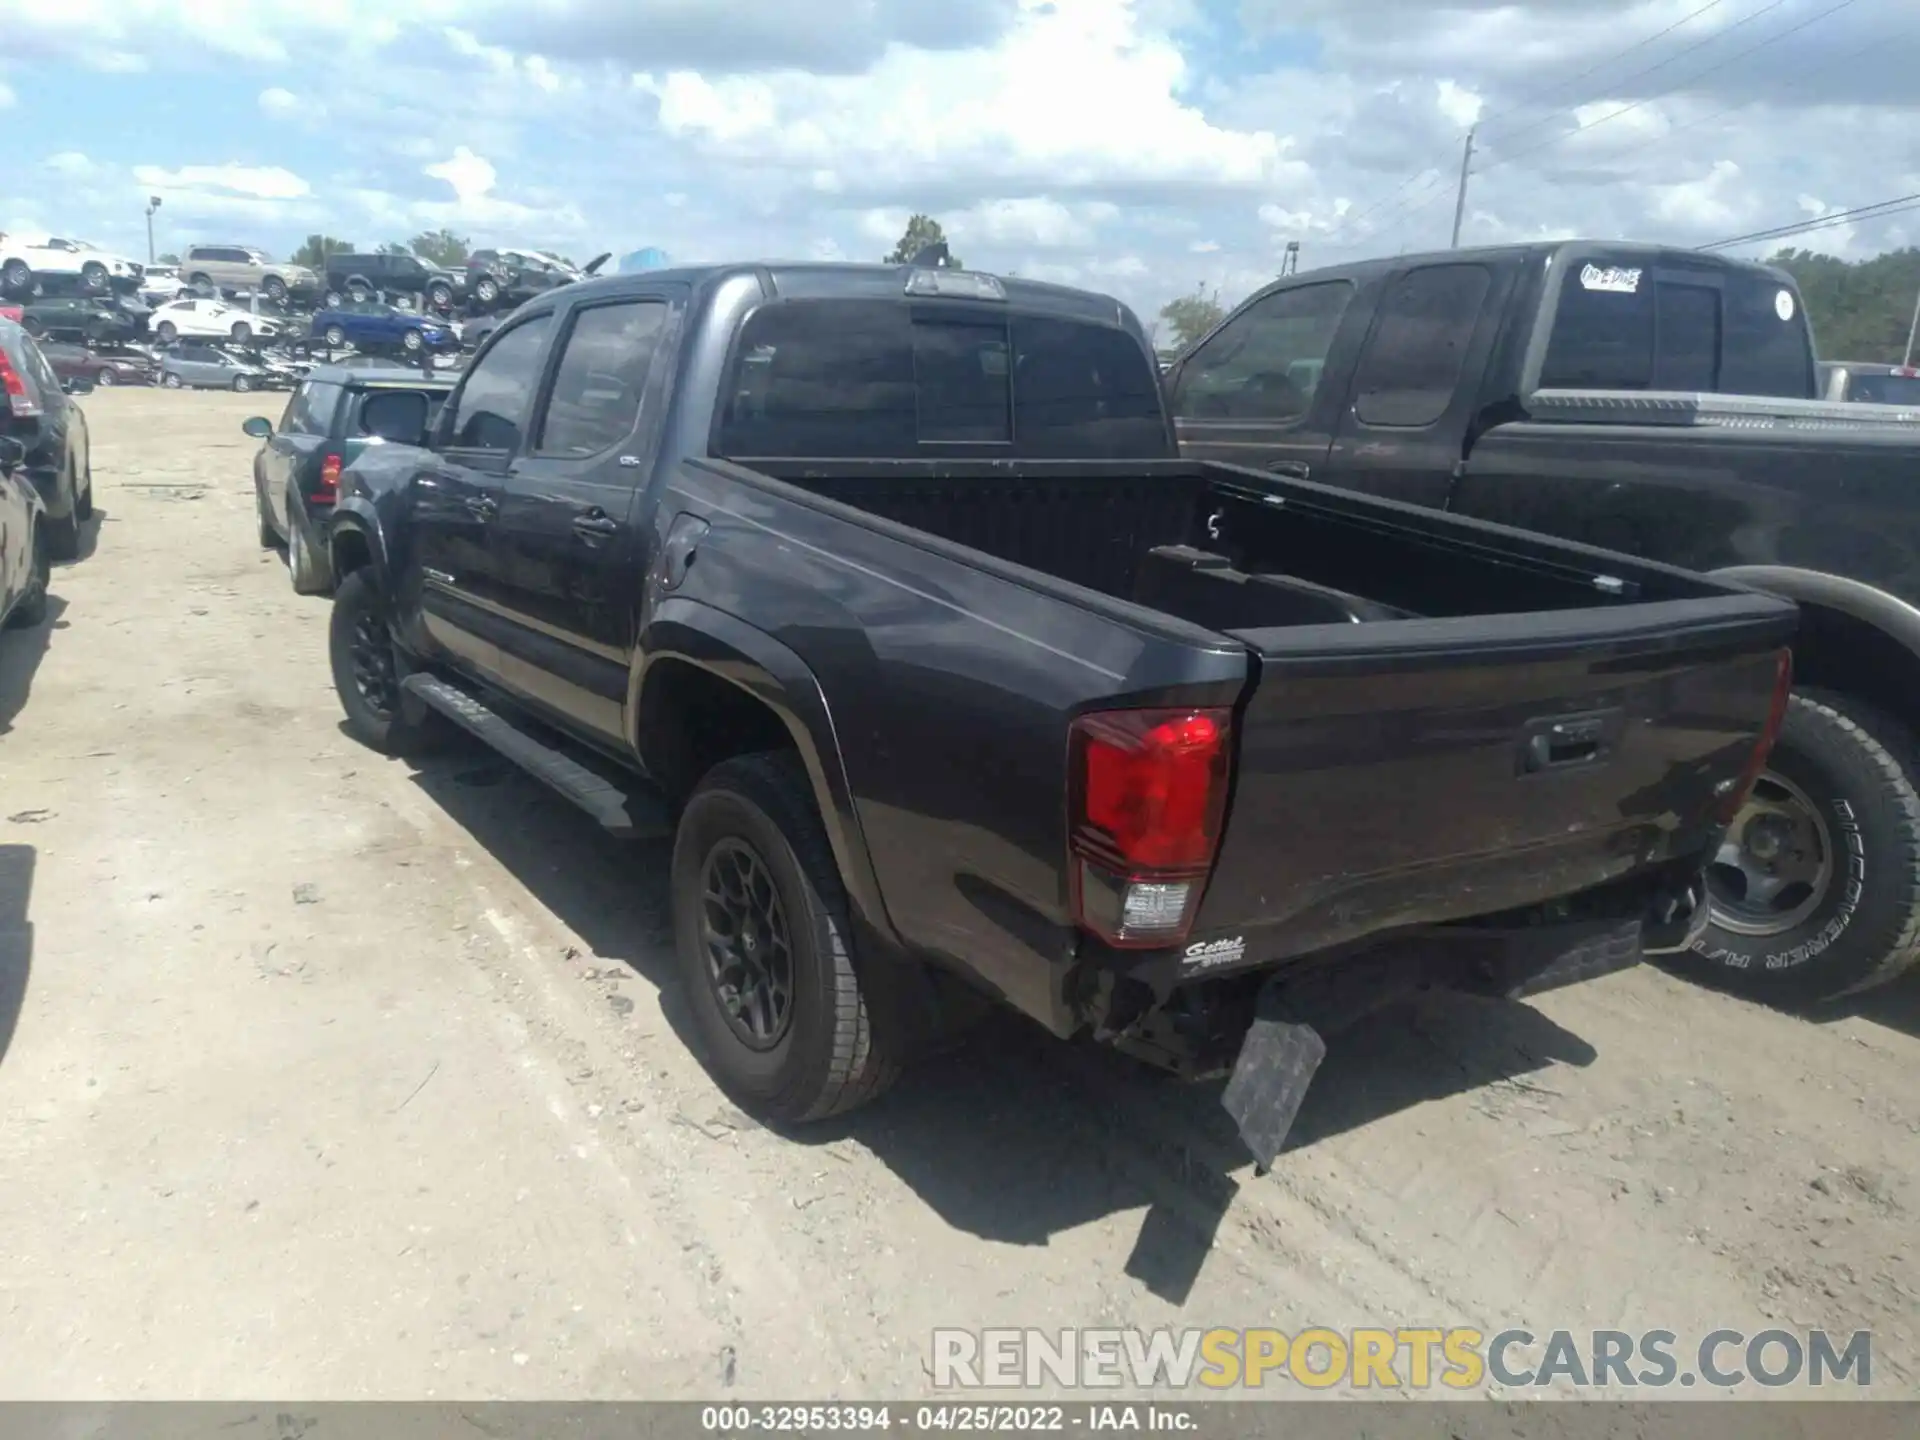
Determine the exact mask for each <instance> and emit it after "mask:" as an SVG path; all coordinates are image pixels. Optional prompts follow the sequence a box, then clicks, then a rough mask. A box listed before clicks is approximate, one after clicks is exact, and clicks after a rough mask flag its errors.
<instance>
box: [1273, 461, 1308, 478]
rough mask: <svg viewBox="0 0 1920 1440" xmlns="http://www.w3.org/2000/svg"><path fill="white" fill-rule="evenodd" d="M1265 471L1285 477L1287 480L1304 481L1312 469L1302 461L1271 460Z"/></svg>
mask: <svg viewBox="0 0 1920 1440" xmlns="http://www.w3.org/2000/svg"><path fill="white" fill-rule="evenodd" d="M1267 469H1268V470H1270V471H1272V472H1273V473H1274V474H1275V475H1285V476H1286V477H1287V478H1288V479H1289V480H1305V479H1306V478H1307V477H1308V476H1309V475H1311V474H1313V467H1312V466H1311V465H1309V464H1307V462H1306V461H1304V460H1272V461H1269V462H1268V464H1267Z"/></svg>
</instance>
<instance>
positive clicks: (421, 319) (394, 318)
mask: <svg viewBox="0 0 1920 1440" xmlns="http://www.w3.org/2000/svg"><path fill="white" fill-rule="evenodd" d="M308 335H309V337H310V338H312V339H315V340H319V341H321V342H323V343H324V344H325V345H326V346H327V347H328V348H329V349H333V350H338V349H340V348H342V347H343V346H347V345H351V346H353V348H354V349H356V350H377V349H392V350H404V351H406V352H407V353H408V354H414V355H417V354H420V353H422V352H424V351H429V350H451V349H457V348H458V347H459V344H460V337H459V336H458V335H457V334H455V332H454V329H453V326H452V325H451V324H449V323H448V322H447V321H445V320H441V319H437V318H436V317H434V316H431V315H423V314H421V313H420V312H419V311H418V310H403V309H401V308H400V307H399V306H397V305H389V304H387V303H386V302H385V301H382V300H348V301H345V302H343V303H342V304H339V305H335V306H331V307H329V308H328V309H325V310H316V311H314V312H313V320H312V322H311V324H310V325H309V327H308Z"/></svg>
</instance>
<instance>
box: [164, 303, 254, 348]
mask: <svg viewBox="0 0 1920 1440" xmlns="http://www.w3.org/2000/svg"><path fill="white" fill-rule="evenodd" d="M147 323H148V326H149V327H150V328H151V329H152V331H153V334H154V337H155V338H156V339H158V340H159V341H160V342H161V343H162V344H167V345H170V344H172V343H173V342H174V341H175V340H180V339H187V340H214V339H218V340H233V341H237V342H238V343H240V344H242V345H244V344H246V343H247V342H248V341H249V340H251V339H252V338H253V337H254V336H256V335H258V336H261V337H263V338H268V337H277V336H280V335H283V334H285V333H286V329H287V325H286V322H285V321H284V320H278V319H275V318H274V317H273V316H271V315H256V314H254V313H253V312H252V311H250V310H243V309H241V308H240V307H239V306H237V305H229V304H228V303H227V302H226V301H224V300H208V299H206V298H204V297H196V298H193V299H187V300H175V301H173V302H172V303H171V304H167V305H162V306H161V307H160V308H159V309H157V310H155V311H154V312H153V314H152V315H151V316H150V317H148V321H147Z"/></svg>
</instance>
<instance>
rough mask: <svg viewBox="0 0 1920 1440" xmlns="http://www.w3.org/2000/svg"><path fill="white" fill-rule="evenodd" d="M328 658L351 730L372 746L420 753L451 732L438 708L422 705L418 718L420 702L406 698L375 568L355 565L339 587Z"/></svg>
mask: <svg viewBox="0 0 1920 1440" xmlns="http://www.w3.org/2000/svg"><path fill="white" fill-rule="evenodd" d="M327 659H328V662H329V665H330V666H331V668H332V671H333V689H334V693H335V694H336V695H338V696H339V697H340V708H341V709H342V710H343V711H344V712H345V714H346V720H347V731H348V733H349V734H351V735H352V736H353V738H354V739H356V740H358V741H359V742H360V743H361V744H362V745H365V746H366V747H367V748H368V749H370V750H377V751H379V752H380V753H381V754H382V755H409V754H419V753H422V752H424V751H426V750H428V749H431V748H434V747H435V746H437V745H438V744H439V743H440V741H441V740H442V739H443V737H444V736H445V735H446V733H447V729H448V725H449V722H448V721H447V720H446V719H444V718H443V717H442V716H441V715H440V714H438V713H437V712H436V711H432V710H426V709H424V708H423V707H422V708H421V712H420V715H419V718H418V719H415V718H413V716H412V714H411V713H410V712H411V711H412V710H413V709H414V708H415V707H414V706H410V705H402V704H401V692H400V681H401V679H402V677H403V674H404V670H405V667H404V665H403V664H402V663H401V660H400V656H399V653H398V651H397V650H396V648H395V646H394V643H393V633H392V631H391V630H390V629H389V628H388V614H387V599H386V596H385V595H383V594H382V593H381V591H380V587H379V586H378V585H376V584H375V583H374V579H373V573H372V572H371V571H370V570H367V569H365V568H362V569H359V570H354V571H350V572H349V573H348V574H347V575H346V576H345V577H344V578H343V579H342V580H341V581H340V583H339V585H338V586H336V587H335V588H334V592H333V614H332V616H331V617H330V618H329V620H328V623H327Z"/></svg>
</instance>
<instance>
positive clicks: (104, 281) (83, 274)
mask: <svg viewBox="0 0 1920 1440" xmlns="http://www.w3.org/2000/svg"><path fill="white" fill-rule="evenodd" d="M112 284H113V281H112V280H111V278H110V277H109V276H108V275H107V267H106V266H104V265H102V264H101V263H100V262H99V261H98V260H89V261H88V262H87V263H86V264H84V265H82V266H81V267H80V288H81V289H82V290H84V291H86V292H87V294H89V295H104V294H106V293H107V291H108V290H109V289H110V288H111V287H112Z"/></svg>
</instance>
